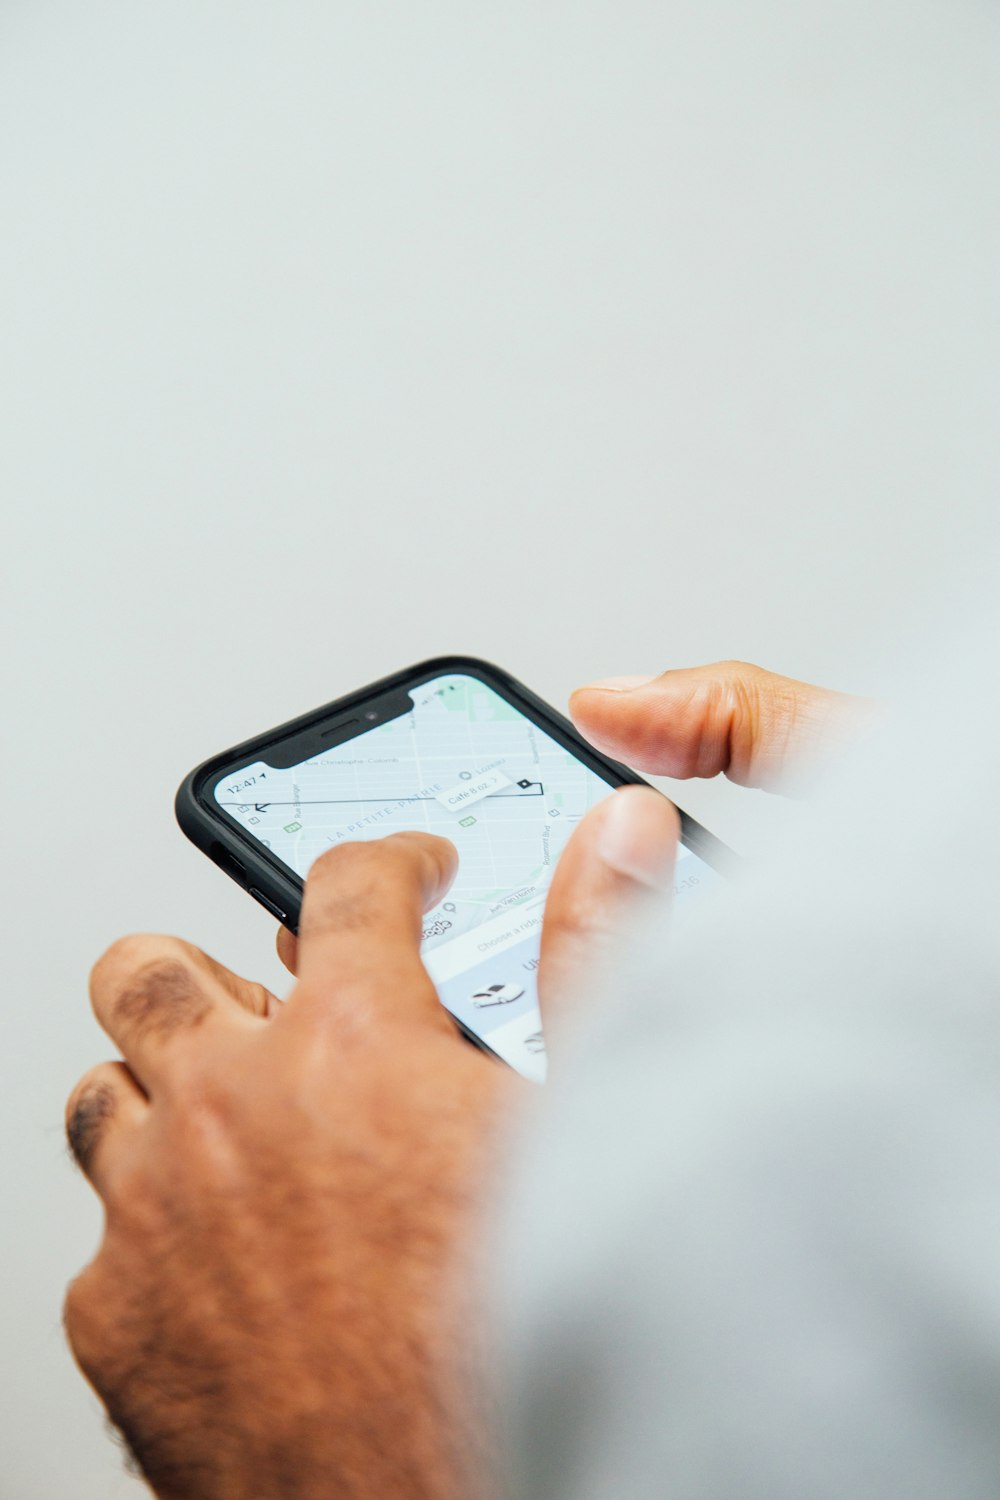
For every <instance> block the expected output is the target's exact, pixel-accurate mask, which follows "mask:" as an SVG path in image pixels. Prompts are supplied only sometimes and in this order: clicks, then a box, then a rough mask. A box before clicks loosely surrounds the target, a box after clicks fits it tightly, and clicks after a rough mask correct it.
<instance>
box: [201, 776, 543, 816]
mask: <svg viewBox="0 0 1000 1500" xmlns="http://www.w3.org/2000/svg"><path fill="white" fill-rule="evenodd" d="M535 785H536V786H537V787H538V791H537V792H527V791H526V792H487V794H486V796H485V797H479V798H478V799H477V800H478V801H480V802H490V801H492V800H493V799H494V798H499V799H500V800H503V799H505V798H510V797H544V796H545V788H544V786H542V784H541V782H535ZM437 800H438V799H437V798H436V797H387V796H379V797H322V798H320V799H319V800H318V801H315V802H303V801H301V800H300V801H299V802H259V803H258V802H255V803H254V804H253V805H254V807H256V808H257V810H258V811H259V812H263V810H264V809H265V808H268V807H350V806H355V805H357V806H359V807H363V806H366V805H367V804H368V803H371V802H436V801H437ZM249 805H250V804H249V803H247V802H220V803H219V806H220V807H248V806H249ZM455 811H456V812H457V811H458V809H457V808H456V809H455Z"/></svg>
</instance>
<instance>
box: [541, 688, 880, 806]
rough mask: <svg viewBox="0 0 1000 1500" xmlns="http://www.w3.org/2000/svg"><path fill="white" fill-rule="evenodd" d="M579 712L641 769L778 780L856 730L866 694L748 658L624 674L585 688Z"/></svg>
mask: <svg viewBox="0 0 1000 1500" xmlns="http://www.w3.org/2000/svg"><path fill="white" fill-rule="evenodd" d="M569 707H570V714H571V716H572V718H573V722H574V724H575V725H576V727H577V728H578V729H579V731H580V733H581V734H582V735H584V736H585V738H586V739H588V740H589V741H590V742H591V744H594V745H596V746H597V747H598V748H599V749H601V750H603V751H604V752H605V753H606V754H609V755H612V756H614V757H615V759H617V760H622V761H625V762H626V763H627V764H628V765H630V766H634V767H635V768H636V769H637V770H639V771H648V772H652V773H654V774H656V775H660V776H676V777H688V776H717V775H718V774H719V772H720V771H724V772H725V773H726V775H727V776H728V777H729V779H730V780H731V781H736V782H739V783H740V785H741V786H753V787H764V788H767V789H769V790H774V789H776V788H777V787H779V786H781V785H784V786H785V787H786V789H787V786H788V783H789V782H792V781H798V780H800V779H802V778H803V777H804V776H807V775H808V773H809V772H811V771H813V770H814V769H816V767H817V766H818V764H819V763H820V762H821V761H822V760H823V759H824V756H827V757H829V756H831V755H832V753H833V752H834V751H835V750H836V749H837V748H840V747H841V746H842V745H843V744H844V742H845V741H846V740H847V739H849V737H850V734H851V732H852V730H854V728H855V727H856V726H857V725H858V723H859V720H861V719H863V718H864V716H865V712H866V710H867V708H868V705H867V704H866V702H865V700H864V699H860V698H852V697H850V696H849V695H848V694H846V693H835V692H832V691H830V690H829V689H828V688H819V687H812V686H810V684H809V683H807V682H797V681H796V680H795V679H794V678H792V677H780V676H778V674H777V673H775V672H765V671H764V670H763V668H761V667H754V666H750V665H749V664H748V663H747V662H741V661H724V662H717V663H715V664H714V665H713V666H708V667H686V668H683V669H681V670H680V671H673V672H664V673H662V675H661V676H659V677H649V678H643V677H617V678H610V679H608V680H607V681H605V682H595V683H592V684H591V685H590V686H589V687H583V688H579V689H578V690H577V691H576V692H575V693H574V694H573V696H572V697H571V699H570V705H569Z"/></svg>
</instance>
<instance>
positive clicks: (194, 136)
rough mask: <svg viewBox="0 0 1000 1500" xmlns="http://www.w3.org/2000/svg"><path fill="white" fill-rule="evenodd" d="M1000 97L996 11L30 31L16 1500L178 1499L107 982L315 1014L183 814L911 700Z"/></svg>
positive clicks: (1, 253) (948, 581) (971, 397)
mask: <svg viewBox="0 0 1000 1500" xmlns="http://www.w3.org/2000/svg"><path fill="white" fill-rule="evenodd" d="M998 99H1000V13H998V11H997V8H996V6H995V5H994V4H987V3H985V0H984V3H974V0H940V3H929V0H907V3H892V0H889V3H885V0H824V3H815V0H760V3H756V4H752V3H746V0H673V3H666V4H653V3H648V4H647V3H627V0H626V3H621V0H616V3H591V0H578V3H575V4H568V3H556V0H552V3H542V4H538V3H537V0H536V3H534V4H527V3H522V0H508V3H507V4H505V5H503V6H485V5H476V4H471V3H469V0H464V3H459V0H455V3H440V0H429V3H426V4H424V5H406V4H402V3H396V4H388V3H385V0H368V3H365V4H361V3H351V4H344V3H337V0H325V3H323V4H319V3H306V0H292V3H280V4H279V3H277V0H274V3H270V4H268V3H264V0H240V3H238V4H237V3H235V0H216V3H213V4H209V5H206V4H204V3H201V0H199V3H194V0H174V3H171V4H162V5H154V4H136V3H134V0H132V3H125V0H114V3H112V0H92V3H89V4H87V5H79V4H69V3H50V4H45V3H38V0H5V3H4V4H3V6H2V9H0V493H2V495H3V499H4V505H5V515H6V517H7V524H6V526H5V529H4V564H5V574H6V581H5V584H4V588H3V609H4V614H5V620H4V644H5V652H4V656H5V660H4V664H3V672H4V685H3V698H2V701H3V705H4V709H5V713H4V752H3V753H4V760H5V764H4V774H3V778H2V782H0V785H2V788H3V799H4V800H3V809H2V815H0V817H2V822H0V826H2V828H3V833H4V840H5V844H6V851H5V852H6V859H5V861H4V865H5V870H4V876H5V881H6V887H7V889H6V900H5V902H4V912H5V915H6V937H5V950H6V958H5V971H6V976H7V977H6V993H5V997H4V1004H5V1014H4V1029H3V1038H4V1043H3V1047H2V1051H0V1057H2V1063H0V1067H2V1069H3V1080H2V1095H0V1097H2V1099H3V1107H4V1128H5V1136H4V1140H5V1150H4V1161H3V1207H2V1229H0V1233H2V1238H3V1244H2V1246H0V1251H2V1265H3V1277H2V1283H0V1299H2V1359H3V1392H4V1394H3V1400H2V1403H0V1495H2V1497H3V1500H55V1497H61V1496H72V1497H73V1500H115V1497H119V1496H128V1495H131V1494H136V1493H138V1486H137V1484H136V1481H134V1480H133V1479H130V1478H128V1477H127V1476H125V1475H124V1474H123V1473H122V1471H121V1464H120V1458H119V1456H118V1454H117V1452H116V1451H115V1449H114V1448H113V1446H112V1445H111V1444H110V1443H109V1441H108V1439H107V1438H106V1437H105V1436H104V1434H103V1432H102V1429H101V1423H100V1419H99V1415H98V1409H97V1405H96V1402H95V1400H94V1399H93V1398H92V1397H91V1396H90V1394H89V1393H88V1391H87V1390H86V1388H85V1387H84V1385H83V1383H82V1382H81V1381H80V1379H79V1377H78V1376H77V1375H76V1374H75V1372H74V1370H73V1368H72V1366H71V1364H70V1361H69V1359H68V1356H67V1355H66V1353H65V1351H64V1348H63V1344H62V1340H61V1334H60V1326H59V1309H60V1301H61V1296H62V1289H63V1287H64V1284H65V1283H66V1281H67V1280H68V1279H69V1277H70V1276H71V1275H72V1274H73V1272H74V1270H75V1269H76V1268H78V1267H79V1266H80V1265H81V1264H82V1263H83V1262H84V1261H85V1260H86V1259H87V1258H88V1256H89V1255H90V1254H91V1252H92V1250H93V1248H94V1246H95V1244H96V1242H97V1239H98V1235H99V1229H100V1214H99V1208H98V1205H97V1203H96V1201H95V1200H94V1199H93V1198H92V1197H91V1195H90V1194H89V1192H88V1190H87V1188H86V1186H85V1184H84V1183H83V1182H82V1180H81V1179H79V1178H78V1177H77V1176H75V1175H74V1173H73V1172H72V1170H71V1169H70V1167H69V1166H68V1164H67V1162H66V1160H65V1156H64V1152H63V1147H62V1142H61V1111H62V1101H63V1097H64V1095H65V1093H66V1092H67V1090H68V1089H69V1088H70V1086H71V1085H72V1083H73V1082H74V1080H75V1079H76V1077H77V1076H78V1075H79V1074H80V1073H81V1072H82V1071H83V1070H84V1069H86V1068H87V1067H88V1066H89V1065H90V1064H91V1063H93V1062H95V1061H97V1060H98V1059H99V1058H101V1057H102V1056H104V1055H105V1054H106V1053H107V1051H108V1048H107V1046H106V1044H105V1042H104V1040H103V1039H102V1037H101V1035H100V1034H99V1032H98V1030H97V1028H96V1026H95V1024H94V1023H93V1022H92V1020H91V1019H90V1016H89V1012H88V1008H87V1002H86V973H87V969H88V967H89V965H90V963H91V961H92V960H93V959H94V958H95V957H96V956H97V954H98V953H99V952H100V951H101V950H102V948H103V947H104V946H105V945H106V944H107V943H108V942H109V941H110V940H111V939H112V938H114V937H115V935H116V934H118V933H121V932H125V931H128V930H130V929H140V930H141V929H153V930H159V929H162V930H167V931H175V932H179V933H182V934H184V935H186V936H188V937H190V938H192V939H194V940H195V941H197V942H200V943H202V944H203V945H204V946H206V947H208V948H209V949H211V951H213V952H214V953H215V954H216V955H217V956H218V957H219V958H220V959H223V960H224V961H226V962H228V963H231V964H232V965H234V966H236V967H238V968H241V969H243V970H244V971H246V972H249V973H252V974H254V975H255V976H258V977H260V978H262V979H264V980H265V981H272V982H279V981H278V969H277V965H276V961H275V960H274V959H273V957H272V955H271V942H272V930H271V924H270V923H269V922H268V921H267V919H266V918H265V917H264V916H263V914H262V913H261V912H260V911H259V910H258V909H257V908H255V907H254V906H253V905H252V904H251V903H250V901H248V899H247V898H246V896H245V895H243V894H241V893H240V892H239V891H238V890H237V889H236V888H235V886H232V885H230V884H229V883H228V882H227V881H226V880H225V879H224V877H223V876H222V875H220V874H219V873H218V872H216V871H215V870H214V869H213V868H212V867H211V866H210V865H209V864H208V863H207V861H205V860H204V859H203V858H202V857H201V856H200V855H198V854H197V853H196V852H195V851H194V850H193V849H191V848H190V847H189V846H188V845H187V844H186V842H185V841H184V839H183V838H182V837H181V835H180V834H179V832H178V831H177V829H176V828H175V826H174V824H173V817H172V809H171V802H172V795H173V790H174V787H175V785H176V783H177V782H178V781H179V780H180V778H181V776H182V775H183V773H184V772H185V771H186V770H188V768H189V767H190V766H191V765H192V764H193V763H194V762H195V761H196V760H199V759H201V758H202V757H203V756H205V755H207V754H208V753H210V752H212V751H215V750H217V749H219V748H221V747H222V746H224V745H226V744H228V743H231V742H232V741H234V740H236V739H239V738H241V737H243V736H245V735H248V734H250V733H252V732H254V731H257V730H260V729H261V728H263V727H265V726H267V725H269V724H271V723H274V722H276V721H278V720H280V719H282V718H285V717H288V716H290V715H292V714H295V713H297V712H299V711H302V710H305V709H307V708H310V707H312V706H314V705H316V704H318V703H320V702H322V701H325V700H327V699H329V698H331V697H333V696H334V695H336V694H339V693H341V692H343V691H346V690H348V689H350V688H353V687H355V686H358V685H359V684H361V683H363V682H364V681H366V680H368V679H370V678H372V677H374V676H377V675H380V674H382V673H384V672H387V671H390V670H392V669H394V668H397V667H399V666H401V665H403V664H404V663H406V662H408V661H412V660H415V659H418V658H421V657H424V656H428V655H430V654H432V653H436V652H441V651H446V650H457V651H463V652H472V653H477V654H481V655H485V656H488V657H491V658H493V659H495V660H496V661H498V662H500V663H501V664H502V665H503V666H505V667H507V668H508V669H509V670H511V671H513V672H514V673H515V674H517V675H519V676H521V677H522V678H523V679H525V680H526V681H527V682H528V683H529V684H530V685H531V686H533V687H534V688H536V689H537V690H539V691H540V692H542V693H543V694H544V695H546V696H548V697H550V698H551V699H552V700H553V701H554V702H556V703H559V704H562V703H564V701H565V698H566V695H567V693H568V691H569V690H570V688H571V687H572V686H574V685H575V684H577V683H579V682H581V681H584V680H586V679H588V678H591V677H596V676H600V675H605V674H608V673H618V672H636V671H644V670H649V671H653V670H656V669H659V668H662V667H665V666H671V665H681V664H689V663H695V662H701V661H707V660H712V659H714V658H718V657H723V656H729V655H738V656H742V657H747V658H750V659H754V660H758V661H761V662H763V663H765V664H767V665H769V666H772V667H775V668H777V669H780V670H782V671H786V672H789V673H791V674H793V675H798V676H803V677H807V678H812V679H816V680H819V681H823V682H826V683H829V684H830V685H833V686H840V687H845V688H850V689H855V690H861V691H875V692H878V691H882V690H884V689H885V687H886V684H888V683H891V681H892V678H893V674H894V671H895V670H896V665H897V664H898V663H899V662H901V661H905V660H907V659H909V660H911V661H912V660H913V659H914V657H915V655H916V654H917V652H918V651H919V646H918V644H916V643H918V642H919V641H920V639H922V638H923V636H924V635H925V634H926V633H930V634H932V635H933V634H935V633H936V632H937V631H938V630H939V629H940V628H942V626H943V624H944V622H945V621H947V619H948V618H949V617H950V616H951V615H953V614H954V613H955V612H956V610H959V611H960V610H961V608H962V602H963V601H964V600H965V599H966V598H969V597H971V596H973V595H975V594H976V593H977V592H981V591H982V590H983V589H984V588H985V586H986V577H987V568H988V564H989V563H990V562H991V561H992V560H994V559H995V549H996V542H997V531H996V503H997V502H996V459H997V456H998V455H997V434H996V428H997V412H998V410H1000V401H998V397H1000V390H998V379H997V365H996V355H997V333H998V311H1000V298H998V291H997V279H996V267H997V266H998V265H1000V214H998V181H1000V176H998V166H1000V161H998V156H1000V152H998V146H1000V124H998V114H997V101H998ZM994 686H995V685H990V687H991V688H992V687H994ZM928 687H929V705H930V708H929V711H934V712H947V682H941V681H939V680H938V681H934V682H932V683H929V685H928ZM956 744H957V745H958V746H959V747H960V744H961V727H960V726H957V727H956ZM957 762H958V765H957V769H956V768H949V767H942V784H941V786H940V787H936V788H929V789H928V796H929V798H932V797H935V796H941V795H942V794H943V791H944V790H946V787H947V780H948V776H949V775H955V774H960V754H959V755H958V757H957ZM681 800H682V801H686V802H687V804H688V805H689V806H691V807H692V809H693V810H694V811H696V812H699V813H700V814H701V815H702V816H703V818H704V820H705V821H706V822H708V823H709V824H710V825H711V826H713V827H714V828H715V829H716V830H717V831H718V832H719V833H721V834H722V835H723V836H727V837H729V838H730V840H731V841H733V842H735V843H736V844H737V845H738V846H739V847H741V848H742V849H744V850H748V851H750V852H752V851H753V849H754V848H755V847H760V845H761V843H762V842H763V841H766V838H767V836H768V829H769V828H770V827H771V826H773V823H774V821H775V820H776V819H777V820H780V818H781V817H783V816H787V812H782V811H781V809H780V808H777V807H775V805H774V804H770V803H767V802H766V801H765V799H763V798H761V797H758V796H756V795H754V794H749V793H740V792H738V791H736V790H734V789H732V788H729V787H727V786H722V787H719V788H715V787H710V788H702V789H694V790H692V791H691V792H690V793H689V794H685V796H684V797H683V798H682V799H681Z"/></svg>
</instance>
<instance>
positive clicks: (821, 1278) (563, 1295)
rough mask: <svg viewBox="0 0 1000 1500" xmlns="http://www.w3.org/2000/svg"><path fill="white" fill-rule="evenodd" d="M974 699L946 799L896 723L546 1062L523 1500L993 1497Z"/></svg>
mask: <svg viewBox="0 0 1000 1500" xmlns="http://www.w3.org/2000/svg"><path fill="white" fill-rule="evenodd" d="M969 713H970V714H972V716H973V717H972V720H971V722H970V719H969V718H968V717H966V718H964V719H963V721H962V722H963V729H964V732H965V734H966V735H969V734H971V735H972V742H973V743H974V744H975V745H976V746H977V747H978V748H977V750H976V752H975V754H974V755H971V756H970V755H969V754H968V753H967V754H966V756H965V760H964V763H963V775H964V787H963V789H962V790H961V792H960V794H959V795H958V796H957V797H956V798H955V799H954V800H953V801H952V802H951V803H950V805H949V816H948V817H945V816H943V815H939V814H938V813H937V811H936V809H935V808H934V807H933V806H931V805H929V802H928V797H927V792H926V788H927V786H928V785H929V784H931V783H932V780H933V774H934V765H935V743H934V741H933V736H931V735H930V734H929V732H928V735H926V736H925V740H926V742H927V743H926V749H925V751H924V752H921V754H919V755H915V754H914V750H913V746H914V743H915V742H914V740H913V737H912V730H913V726H912V725H910V726H906V725H905V724H903V725H901V726H900V728H899V730H897V732H896V737H895V739H894V738H893V736H892V735H889V736H886V737H885V740H884V743H883V744H881V745H880V746H879V747H877V748H876V749H875V750H874V751H872V752H871V753H870V754H869V755H868V756H867V757H866V758H864V760H863V763H862V764H861V765H860V766H859V767H858V768H857V769H856V770H855V772H854V773H853V775H852V776H851V777H848V778H847V779H846V780H845V783H844V785H843V786H842V787H841V788H840V790H839V791H838V792H837V793H836V794H835V795H833V796H832V797H831V798H830V799H829V800H828V804H827V806H826V808H825V811H824V812H823V814H822V816H821V817H820V818H819V819H818V821H817V823H816V825H815V826H814V827H813V828H812V829H811V830H810V831H809V833H808V835H807V836H804V837H802V838H801V839H800V840H799V841H798V843H797V845H796V846H795V847H790V848H789V849H788V851H786V853H785V855H784V856H783V857H781V858H779V859H777V860H776V861H775V862H774V865H773V867H772V868H771V869H770V870H769V871H768V872H767V873H765V874H763V875H761V876H760V877H759V878H757V879H756V880H755V881H754V882H753V883H752V884H750V885H745V886H741V887H739V888H735V889H732V890H730V891H728V892H727V893H726V894H725V896H723V897H722V898H721V899H720V900H718V901H717V902H715V903H713V905H712V906H711V908H710V909H709V908H703V909H702V911H701V912H699V913H697V914H695V915H694V916H693V918H692V919H691V920H690V921H689V922H688V923H687V924H686V926H685V927H684V929H683V930H682V931H679V932H676V933H674V934H672V935H669V936H668V938H667V940H664V939H663V937H662V934H661V935H660V937H659V938H657V937H655V936H654V935H651V936H650V940H649V948H648V951H647V952H646V953H645V954H644V955H643V956H642V960H641V963H640V964H639V966H638V967H637V968H636V969H635V970H634V972H632V974H631V976H630V977H627V978H624V979H622V980H621V981H620V983H618V984H616V985H615V986H614V987H613V988H614V993H608V994H605V995H604V996H602V997H601V1000H600V1004H599V1007H598V1010H597V1013H596V1014H595V1015H594V1016H592V1017H591V1019H590V1021H589V1023H588V1024H587V1025H586V1026H585V1027H584V1028H583V1029H582V1031H581V1034H580V1036H579V1037H578V1039H577V1043H576V1048H575V1051H574V1052H573V1054H572V1055H567V1056H566V1057H565V1058H563V1059H559V1058H557V1059H555V1066H554V1068H553V1073H554V1078H553V1081H552V1082H551V1083H550V1085H548V1086H547V1089H546V1093H545V1098H544V1100H543V1101H542V1104H541V1106H540V1109H539V1113H538V1116H537V1118H536V1119H535V1120H534V1121H533V1122H532V1125H531V1128H530V1130H529V1132H528V1133H527V1135H526V1137H525V1140H524V1142H523V1144H522V1149H521V1158H520V1161H519V1163H518V1166H517V1171H516V1174H515V1180H514V1183H513V1186H512V1189H511V1192H510V1194H509V1197H508V1199H507V1201H506V1207H505V1219H504V1223H503V1225H502V1227H501V1230H500V1232H499V1236H498V1242H497V1243H498V1253H497V1260H496V1270H497V1276H498V1280H499V1285H500V1288H501V1291H500V1306H501V1318H502V1327H503V1348H504V1355H505V1359H504V1368H505V1377H504V1378H505V1396H504V1406H505V1409H506V1411H507V1413H508V1415H509V1431H508V1433H507V1439H506V1440H507V1443H508V1447H509V1452H510V1454H511V1461H512V1465H513V1468H514V1473H515V1478H514V1482H513V1490H514V1494H515V1496H516V1500H638V1497H646V1496H650V1497H652V1496H661V1495H662V1496H669V1497H670V1500H722V1497H734V1500H736V1497H738V1500H835V1497H836V1500H847V1497H851V1500H864V1497H869V1496H870V1497H880V1500H881V1497H885V1500H890V1497H891V1500H903V1497H905V1500H924V1497H926V1500H932V1497H933V1500H943V1497H947V1500H987V1497H989V1500H996V1496H997V1495H998V1494H1000V1165H998V1163H1000V1018H998V1011H1000V941H998V934H1000V882H998V878H997V868H996V861H997V847H998V839H997V834H998V828H997V822H998V819H997V808H996V794H995V791H994V789H993V785H994V781H993V778H994V773H993V768H992V765H991V763H990V757H991V756H992V754H993V749H992V747H993V746H995V744H996V743H997V741H998V738H1000V736H998V735H997V732H996V730H997V727H998V726H997V725H996V722H995V720H996V715H995V712H994V711H993V709H992V707H987V708H985V709H984V707H983V705H982V703H981V702H980V703H978V704H977V703H974V702H971V701H970V704H969ZM921 743H922V744H923V743H924V741H921ZM904 744H905V745H907V746H909V750H908V752H907V755H906V756H905V757H904V758H903V759H902V760H901V759H900V756H901V755H902V753H903V745H904ZM940 749H941V746H940V745H938V746H937V750H939V751H940ZM936 764H937V766H938V767H940V766H941V765H942V764H944V762H942V760H940V759H938V760H937V761H936Z"/></svg>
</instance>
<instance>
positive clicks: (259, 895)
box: [250, 885, 288, 922]
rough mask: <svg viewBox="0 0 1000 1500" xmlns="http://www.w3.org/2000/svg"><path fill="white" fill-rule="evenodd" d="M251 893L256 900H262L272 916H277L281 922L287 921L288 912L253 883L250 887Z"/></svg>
mask: <svg viewBox="0 0 1000 1500" xmlns="http://www.w3.org/2000/svg"><path fill="white" fill-rule="evenodd" d="M250 894H251V896H252V897H253V899H254V900H255V901H259V902H260V904H261V906H262V907H263V908H264V910H265V911H269V912H270V913H271V916H272V917H277V919H278V921H279V922H284V921H285V919H286V917H287V916H288V913H287V912H284V911H282V910H281V907H280V906H275V904H274V902H273V901H271V900H269V899H268V897H267V896H265V895H264V892H263V891H259V890H258V889H257V887H256V886H255V885H252V886H251V887H250Z"/></svg>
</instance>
